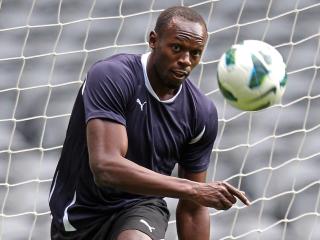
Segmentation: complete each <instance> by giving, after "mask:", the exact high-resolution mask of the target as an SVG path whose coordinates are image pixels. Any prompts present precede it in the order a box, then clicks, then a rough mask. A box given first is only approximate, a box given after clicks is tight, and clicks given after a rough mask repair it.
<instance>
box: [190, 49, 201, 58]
mask: <svg viewBox="0 0 320 240" xmlns="http://www.w3.org/2000/svg"><path fill="white" fill-rule="evenodd" d="M201 54H202V52H201V51H200V50H193V51H191V55H192V56H194V57H201Z"/></svg>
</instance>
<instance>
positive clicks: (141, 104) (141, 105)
mask: <svg viewBox="0 0 320 240" xmlns="http://www.w3.org/2000/svg"><path fill="white" fill-rule="evenodd" d="M137 103H138V104H139V105H140V109H141V111H143V105H145V104H146V103H147V102H143V103H141V101H140V99H139V98H137Z"/></svg>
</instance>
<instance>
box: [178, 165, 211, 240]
mask: <svg viewBox="0 0 320 240" xmlns="http://www.w3.org/2000/svg"><path fill="white" fill-rule="evenodd" d="M178 172H179V177H180V178H185V179H189V180H192V181H196V182H205V181H206V175H207V172H206V171H203V172H199V173H193V172H190V171H187V170H185V169H184V168H183V167H181V166H179V171H178ZM176 219H177V231H178V236H179V239H180V240H189V239H192V240H209V237H210V218H209V210H208V208H207V207H204V206H201V205H199V204H197V203H196V202H193V201H190V200H185V199H180V200H179V203H178V206H177V209H176Z"/></svg>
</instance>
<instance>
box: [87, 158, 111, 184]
mask: <svg viewBox="0 0 320 240" xmlns="http://www.w3.org/2000/svg"><path fill="white" fill-rule="evenodd" d="M90 169H91V172H92V175H93V180H94V182H95V184H96V185H97V186H98V187H99V188H103V187H114V186H115V185H116V179H115V178H114V177H113V176H115V175H116V174H114V173H113V169H112V163H103V162H102V161H99V160H91V161H90Z"/></svg>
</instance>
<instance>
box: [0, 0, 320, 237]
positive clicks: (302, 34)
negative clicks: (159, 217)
mask: <svg viewBox="0 0 320 240" xmlns="http://www.w3.org/2000/svg"><path fill="white" fill-rule="evenodd" d="M172 5H185V6H190V7H192V8H194V9H196V10H197V11H199V12H200V13H201V14H202V15H203V16H204V18H205V19H206V20H207V23H208V31H209V36H210V38H209V42H208V46H207V49H206V52H205V53H204V56H203V59H202V62H201V64H200V66H199V67H198V68H197V69H196V70H195V71H194V72H193V74H192V79H193V81H194V82H195V83H196V84H197V85H198V86H199V87H200V88H201V89H202V90H203V91H204V92H205V93H206V94H207V95H208V96H209V97H210V98H211V99H212V100H213V101H214V102H215V104H216V105H217V108H218V112H219V134H218V138H217V140H216V143H215V146H214V149H213V153H212V161H211V165H210V169H209V175H208V180H227V181H229V182H230V183H232V184H234V185H235V186H236V187H239V188H241V189H242V190H244V191H245V192H246V193H247V194H248V196H249V197H250V199H251V200H252V203H253V204H252V206H251V207H250V208H244V207H243V205H241V204H240V203H239V204H237V205H236V206H235V207H233V208H232V209H230V210H228V211H225V212H223V211H215V210H214V209H211V210H210V213H211V219H212V233H211V239H245V240H250V239H268V240H274V239H275V240H277V239H287V240H304V239H313V240H318V239H320V230H319V229H320V221H319V217H320V214H319V209H320V203H319V202H320V199H319V198H320V196H319V195H320V192H319V190H320V188H319V187H320V170H319V169H320V160H319V158H320V141H319V136H320V135H319V133H320V113H319V106H320V105H319V103H320V77H319V75H320V73H319V63H320V57H319V42H320V31H319V29H320V18H319V16H320V2H319V0H300V1H299V0H260V1H256V0H233V1H230V0H220V1H219V0H216V1H205V0H197V1H196V0H179V1H178V0H170V1H169V0H108V1H104V0H92V1H91V0H90V1H84V0H82V1H81V0H64V1H62V0H60V1H58V0H54V1H46V0H2V1H1V0H0V6H1V8H0V43H1V45H0V239H3V240H9V239H10V240H11V239H12V240H21V239H35V240H36V239H39V240H40V239H41V240H43V239H49V238H50V237H49V229H50V212H49V209H48V202H47V200H48V194H49V187H50V184H51V179H52V176H53V173H54V169H55V166H56V164H57V161H58V158H59V153H60V150H61V146H62V143H63V140H64V136H65V131H66V127H67V124H68V119H69V116H70V115H69V114H70V112H71V109H72V105H73V102H74V99H75V96H76V93H77V91H78V89H79V87H80V85H81V83H82V81H83V79H84V78H85V74H86V71H87V70H88V68H89V67H90V66H91V65H92V64H93V63H94V62H95V61H97V60H99V59H101V58H105V57H107V56H110V55H112V54H114V53H120V52H130V53H144V52H146V51H148V45H147V42H146V41H147V36H148V33H149V31H150V30H151V29H152V27H153V26H154V22H155V19H156V18H157V16H158V15H159V13H160V12H161V10H163V9H165V8H167V7H169V6H172ZM244 39H257V40H264V41H266V42H268V43H269V44H271V45H273V46H275V47H276V48H277V49H278V50H279V51H280V52H281V53H282V55H283V57H284V59H285V61H286V62H287V70H288V84H287V90H286V92H285V95H284V97H283V99H282V103H281V104H279V105H277V106H274V107H271V108H269V109H267V110H263V111H259V112H253V113H249V112H241V111H238V110H236V109H234V108H232V107H230V106H229V105H227V104H226V103H225V101H224V99H223V97H222V95H221V94H220V93H219V91H218V90H217V83H216V66H217V61H218V59H219V57H220V56H221V55H222V53H223V52H224V51H225V50H226V49H227V48H228V47H229V46H230V45H232V44H233V43H236V42H239V41H241V40H244ZM167 201H168V204H169V207H170V209H171V211H172V217H171V221H170V225H169V228H168V232H167V237H166V239H168V240H176V239H177V236H176V233H175V231H176V230H175V221H174V219H175V215H174V209H175V204H176V202H177V201H176V200H172V199H167Z"/></svg>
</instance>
